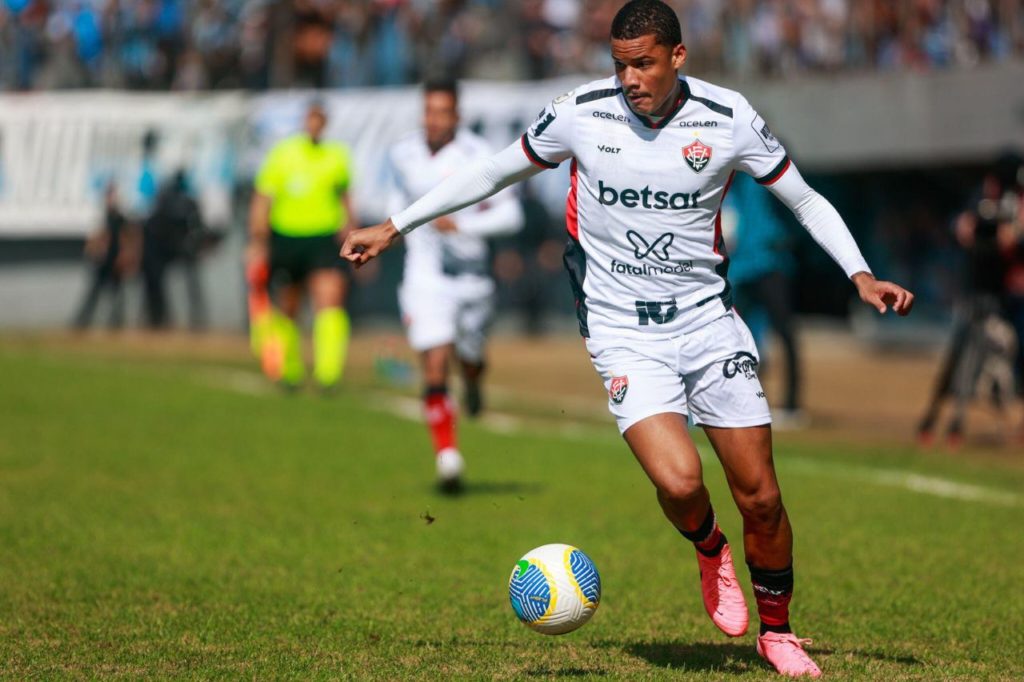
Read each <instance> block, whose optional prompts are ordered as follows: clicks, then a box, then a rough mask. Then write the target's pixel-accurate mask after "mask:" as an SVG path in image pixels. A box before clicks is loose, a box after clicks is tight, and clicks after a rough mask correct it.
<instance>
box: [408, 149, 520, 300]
mask: <svg viewBox="0 0 1024 682" xmlns="http://www.w3.org/2000/svg"><path fill="white" fill-rule="evenodd" d="M491 153H492V149H491V148H490V146H489V145H488V144H487V142H486V141H484V139H483V138H481V137H480V136H478V135H475V134H473V133H471V132H469V131H467V130H459V131H457V132H456V134H455V137H454V139H453V140H452V141H451V142H449V143H448V144H446V145H445V146H444V147H442V148H441V149H439V150H438V151H437V152H436V153H433V152H431V150H430V148H429V147H428V146H427V142H426V135H425V134H424V132H423V131H417V132H415V133H411V134H409V135H407V136H405V137H403V138H402V139H400V140H399V141H398V142H397V143H395V145H394V146H393V147H392V148H391V152H390V163H391V168H392V175H393V182H392V194H391V197H390V203H391V205H392V207H403V206H406V205H408V204H410V203H412V202H413V201H415V200H416V199H418V198H420V197H421V196H423V195H424V194H426V193H427V192H429V191H430V190H431V189H433V188H434V187H435V186H436V185H437V184H439V183H440V182H441V181H442V180H444V179H445V178H447V177H449V176H450V175H452V174H454V173H455V172H457V171H459V170H461V169H463V168H465V167H466V166H467V165H468V164H470V163H472V162H474V161H477V160H479V159H481V158H486V157H488V156H490V155H491ZM450 217H451V218H452V219H453V220H454V221H455V224H456V226H457V229H456V231H455V232H449V233H442V232H440V231H438V230H436V229H435V228H434V226H433V225H432V224H431V225H424V226H423V227H422V228H420V229H419V230H416V232H414V233H411V234H409V235H408V236H407V238H406V244H405V246H406V255H405V272H404V281H405V283H406V284H410V285H413V286H421V285H425V286H431V288H436V287H437V286H441V285H443V284H444V282H445V281H447V280H446V278H450V277H457V278H459V280H460V281H462V282H465V284H466V285H468V286H471V287H474V288H477V289H486V288H488V287H491V288H492V287H493V283H492V282H491V279H490V274H489V270H490V252H489V249H488V245H487V239H486V238H487V237H493V236H498V235H500V234H507V233H511V232H515V231H516V230H518V229H520V227H521V226H522V209H521V208H520V206H519V202H518V201H517V200H516V198H515V195H514V194H513V193H512V190H506V191H504V192H499V193H498V194H496V195H495V196H493V197H491V198H490V199H488V200H487V201H484V202H481V203H479V204H476V205H474V206H469V207H467V208H464V209H462V210H461V211H457V212H455V213H453V214H452V215H451V216H450ZM474 285H475V286H474Z"/></svg>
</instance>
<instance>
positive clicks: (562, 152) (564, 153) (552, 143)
mask: <svg viewBox="0 0 1024 682" xmlns="http://www.w3.org/2000/svg"><path fill="white" fill-rule="evenodd" d="M575 113H576V112H575V111H574V99H573V93H572V92H568V93H566V94H564V95H560V96H558V97H556V98H555V99H553V100H552V101H551V103H550V104H548V105H547V106H546V107H544V110H543V111H541V112H540V115H539V116H537V120H536V121H534V123H533V125H531V126H530V127H529V128H527V130H526V132H525V133H523V136H522V138H520V142H521V143H522V145H523V151H524V152H526V156H527V157H529V159H530V161H531V162H532V163H533V164H535V165H536V166H539V167H540V168H558V165H559V164H560V163H562V162H563V161H565V160H566V159H568V158H569V157H571V156H572V155H573V151H572V150H573V128H574V127H575V124H574V121H575V118H576V117H575Z"/></svg>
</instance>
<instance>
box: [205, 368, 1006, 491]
mask: <svg viewBox="0 0 1024 682" xmlns="http://www.w3.org/2000/svg"><path fill="white" fill-rule="evenodd" d="M200 380H201V382H202V383H203V384H204V385H207V386H212V387H215V388H221V389H226V390H229V391H231V392H234V393H241V394H243V395H249V396H261V397H262V396H268V395H274V394H275V393H276V389H275V388H274V387H273V386H272V385H270V384H268V383H267V381H266V380H265V379H264V378H263V377H262V376H261V375H260V374H256V373H253V372H249V371H245V370H217V371H205V372H203V373H202V374H201V375H200ZM367 397H368V400H367V406H368V407H370V408H371V409H373V410H376V411H378V412H384V413H387V414H390V415H393V416H395V417H398V418H400V419H405V420H407V421H413V422H419V421H421V420H422V418H423V415H422V409H423V408H422V405H421V404H420V401H419V400H417V399H415V398H409V397H407V396H396V395H394V394H392V393H387V392H385V391H369V392H368V394H367ZM477 424H478V425H479V426H480V427H481V428H484V429H486V430H488V431H491V432H493V433H498V434H502V435H516V434H546V435H551V436H556V437H559V438H564V439H566V440H573V441H591V442H593V441H601V442H604V443H608V442H611V441H613V440H617V439H616V438H613V437H612V435H611V434H610V432H609V435H602V434H601V431H600V430H599V429H595V428H594V425H593V424H587V423H584V422H579V421H573V420H563V421H562V422H560V425H559V426H557V427H554V428H552V427H550V426H545V425H540V424H533V423H530V422H528V421H527V420H525V419H523V418H522V417H518V416H516V415H512V414H508V413H502V412H491V413H488V414H487V415H485V416H484V417H483V418H481V419H479V420H477ZM698 450H699V451H700V455H701V459H703V460H713V459H715V455H714V453H713V452H711V451H710V450H709V449H708V448H707V447H706V446H703V447H698ZM779 464H780V465H781V467H782V468H783V469H784V470H785V469H788V470H791V471H793V472H794V473H798V474H800V473H802V474H815V475H823V476H829V477H831V478H838V479H842V480H847V481H848V480H857V481H861V482H864V483H870V484H874V485H880V486H885V487H890V488H899V489H901V490H907V491H909V492H914V493H919V494H922V495H931V496H933V497H940V498H944V499H951V500H960V501H963V502H980V503H984V504H992V505H996V506H1000V507H1021V506H1024V497H1022V496H1021V495H1018V494H1015V493H1012V492H1009V491H1006V490H998V489H996V488H989V487H986V486H981V485H975V484H971V483H960V482H958V481H953V480H950V479H947V478H940V477H938V476H928V475H925V474H919V473H916V472H913V471H906V470H899V469H885V468H875V467H866V466H854V465H848V464H841V463H835V462H830V461H821V460H815V459H809V458H806V457H797V456H792V455H784V456H782V457H780V458H779Z"/></svg>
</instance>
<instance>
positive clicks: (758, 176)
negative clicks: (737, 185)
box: [733, 97, 790, 185]
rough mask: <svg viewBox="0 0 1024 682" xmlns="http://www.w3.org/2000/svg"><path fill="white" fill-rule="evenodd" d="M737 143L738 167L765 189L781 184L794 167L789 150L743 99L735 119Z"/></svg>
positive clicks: (737, 107) (738, 105)
mask: <svg viewBox="0 0 1024 682" xmlns="http://www.w3.org/2000/svg"><path fill="white" fill-rule="evenodd" d="M733 140H734V143H735V145H736V152H735V162H734V163H735V167H736V168H737V170H741V171H743V172H744V173H746V174H748V175H750V176H752V177H753V178H754V179H755V180H757V182H758V183H760V184H762V185H770V184H772V183H773V182H775V181H776V180H778V179H779V178H780V177H782V175H783V174H784V173H785V172H786V170H787V169H788V168H789V166H790V161H789V155H787V154H786V148H785V147H783V146H782V143H781V142H780V141H779V140H778V138H776V137H775V135H773V134H772V131H771V130H770V129H769V128H768V124H767V123H765V122H764V119H763V118H761V115H760V114H758V113H757V112H756V111H754V108H753V107H752V106H750V103H749V102H747V100H746V99H745V98H743V97H740V98H739V101H738V102H737V105H736V114H735V116H734V117H733Z"/></svg>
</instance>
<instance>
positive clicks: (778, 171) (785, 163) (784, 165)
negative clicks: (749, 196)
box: [754, 154, 789, 185]
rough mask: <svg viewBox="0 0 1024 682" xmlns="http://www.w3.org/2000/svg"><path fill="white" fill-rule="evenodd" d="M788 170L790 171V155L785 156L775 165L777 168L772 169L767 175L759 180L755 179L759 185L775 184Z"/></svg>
mask: <svg viewBox="0 0 1024 682" xmlns="http://www.w3.org/2000/svg"><path fill="white" fill-rule="evenodd" d="M788 169H789V154H787V155H786V156H783V157H782V160H781V161H779V162H778V163H777V164H775V168H772V169H771V170H770V171H768V172H767V173H765V174H764V175H762V176H761V177H759V178H754V180H755V181H756V182H757V183H758V184H759V185H770V184H772V183H773V182H775V181H776V180H778V179H779V178H781V177H782V174H783V173H785V172H786V170H788Z"/></svg>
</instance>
